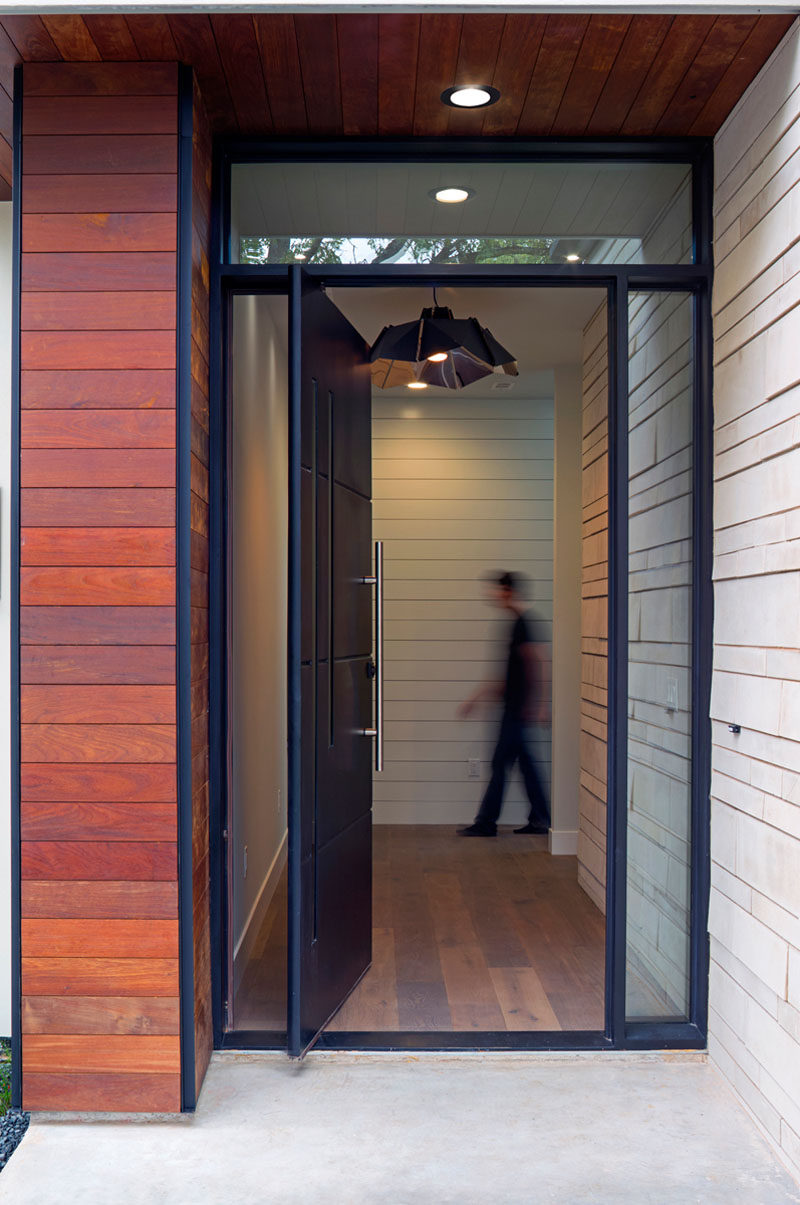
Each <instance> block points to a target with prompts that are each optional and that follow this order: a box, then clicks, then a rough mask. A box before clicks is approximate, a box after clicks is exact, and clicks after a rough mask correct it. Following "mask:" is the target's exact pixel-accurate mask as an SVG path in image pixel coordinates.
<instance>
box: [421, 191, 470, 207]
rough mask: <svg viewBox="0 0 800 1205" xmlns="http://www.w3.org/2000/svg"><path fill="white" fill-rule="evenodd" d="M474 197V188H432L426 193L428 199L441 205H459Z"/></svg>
mask: <svg viewBox="0 0 800 1205" xmlns="http://www.w3.org/2000/svg"><path fill="white" fill-rule="evenodd" d="M474 195H475V189H474V188H434V189H432V190H431V192H429V193H428V196H429V197H433V199H434V201H440V202H441V204H442V205H460V204H461V202H462V201H468V200H469V198H470V197H473V196H474Z"/></svg>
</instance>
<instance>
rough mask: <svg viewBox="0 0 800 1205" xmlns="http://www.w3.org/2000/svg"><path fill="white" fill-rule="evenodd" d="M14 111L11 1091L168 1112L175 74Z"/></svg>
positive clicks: (172, 1090) (60, 29)
mask: <svg viewBox="0 0 800 1205" xmlns="http://www.w3.org/2000/svg"><path fill="white" fill-rule="evenodd" d="M48 28H49V30H50V33H51V35H53V38H54V40H55V41H56V43H57V44H58V46H59V50H60V51H61V53H62V54H65V55H66V54H67V53H69V54H70V55H72V54H81V57H85V54H84V53H83V52H84V51H85V48H86V46H88V45H89V43H90V41H91V35H90V31H89V27H88V26H86V25H85V24H84V23H83V22H82V21H80V19H79V18H66V17H65V18H60V19H56V18H48ZM97 30H98V34H99V35H102V38H103V39H104V43H105V45H106V46H107V45H108V37H109V35H110V33H111V32H113V30H111V29H110V27H109V26H108V23H107V22H105V23H103V24H102V25H99V26H97ZM91 44H92V45H94V43H91ZM23 98H24V99H23V113H24V124H23V131H24V132H23V147H24V153H23V164H24V174H23V180H22V190H21V205H22V230H23V234H22V250H23V256H22V277H23V280H22V304H21V326H22V333H21V347H20V366H21V370H22V372H21V404H22V420H21V442H22V452H21V470H20V481H21V487H22V505H21V515H22V533H21V539H22V549H23V552H22V570H21V578H22V581H21V597H20V603H21V636H22V641H23V648H22V658H21V679H22V684H23V685H22V700H21V707H22V731H21V749H22V762H23V765H22V775H21V779H22V799H21V828H22V839H23V840H22V878H23V882H22V909H23V918H24V919H23V922H22V991H23V1017H24V1031H25V1037H24V1039H23V1100H24V1105H25V1107H26V1108H35V1109H42V1108H55V1109H75V1108H90V1109H133V1108H135V1109H138V1110H166V1109H178V1108H179V1107H180V1063H179V1060H180V1049H179V1038H178V1032H179V1026H178V1004H179V1001H178V908H177V836H178V806H177V771H176V763H177V739H176V715H177V708H176V686H175V682H176V674H175V664H176V616H175V596H176V529H175V522H176V438H175V433H176V373H175V368H176V328H177V228H178V226H177V196H178V191H177V172H178V138H177V129H178V73H177V67H176V66H175V65H174V64H149V63H135V64H128V63H126V64H121V65H118V66H115V65H103V64H91V63H70V64H67V63H58V64H56V63H53V64H48V65H44V64H37V65H32V66H27V67H26V68H25V70H24V75H23Z"/></svg>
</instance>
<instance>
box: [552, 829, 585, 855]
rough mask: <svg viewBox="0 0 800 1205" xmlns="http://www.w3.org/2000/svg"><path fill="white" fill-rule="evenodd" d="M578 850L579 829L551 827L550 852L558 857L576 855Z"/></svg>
mask: <svg viewBox="0 0 800 1205" xmlns="http://www.w3.org/2000/svg"><path fill="white" fill-rule="evenodd" d="M577 852H578V830H577V829H571V828H551V829H550V853H551V854H553V855H554V856H556V857H573V858H574V857H575V855H576V854H577Z"/></svg>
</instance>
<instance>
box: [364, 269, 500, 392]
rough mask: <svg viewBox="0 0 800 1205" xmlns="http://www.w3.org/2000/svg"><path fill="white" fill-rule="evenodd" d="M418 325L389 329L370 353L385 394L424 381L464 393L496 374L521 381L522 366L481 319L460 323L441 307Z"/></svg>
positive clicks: (430, 308)
mask: <svg viewBox="0 0 800 1205" xmlns="http://www.w3.org/2000/svg"><path fill="white" fill-rule="evenodd" d="M433 302H434V304H433V305H432V306H427V307H426V308H425V309H423V311H422V313H421V314H420V316H419V318H417V319H415V320H414V321H413V322H402V323H400V324H399V325H398V326H385V327H384V328H383V330H382V331H381V333H380V334H379V335H378V338H377V339H376V340H375V342H374V343H373V345H372V347H371V348H370V357H369V358H370V362H371V363H372V380H373V383H374V384H375V385H377V386H378V387H379V388H380V389H392V388H394V387H396V386H398V385H410V384H411V383H412V382H415V381H419V382H423V383H424V384H426V385H439V386H441V387H443V388H444V389H463V387H464V386H465V385H470V384H471V383H472V382H473V381H478V380H480V378H481V377H487V376H489V375H490V374H491V373H493V372H504V373H508V375H509V376H514V377H515V376H518V375H519V370H518V368H517V362H516V360H515V359H514V357H513V356H512V354H511V352H510V351H507V350H506V348H505V347H503V346H502V345H501V344H500V343H498V342H497V340H496V339H495V338H494V336H493V335H492V333H491V331H490V330H488V328H487V327H485V326H481V324H480V322H478V319H477V318H454V317H453V311H452V310H451V309H450V308H449V307H448V306H444V305H439V304H438V303H437V299H436V291H435V290H434V294H433Z"/></svg>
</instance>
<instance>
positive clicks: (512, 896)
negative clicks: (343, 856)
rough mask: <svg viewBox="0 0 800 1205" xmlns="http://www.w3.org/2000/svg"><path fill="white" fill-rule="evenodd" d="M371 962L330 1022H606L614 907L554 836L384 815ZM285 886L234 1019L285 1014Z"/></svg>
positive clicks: (551, 1026) (431, 1026)
mask: <svg viewBox="0 0 800 1205" xmlns="http://www.w3.org/2000/svg"><path fill="white" fill-rule="evenodd" d="M373 832H374V857H373V874H374V887H373V899H374V903H373V962H372V967H371V968H370V970H369V971H368V973H367V974H366V975H365V977H364V979H363V980H362V981H361V983H360V984H359V986H358V987H357V988H356V990H355V991H354V992H353V994H352V995H351V996H350V998H349V999H348V1000H347V1001H346V1003H345V1004H344V1006H343V1007H342V1009H341V1010H340V1012H339V1013H338V1015H337V1016H336V1017H335V1018H334V1020H333V1022H332V1023H331V1025H330V1026H329V1028H330V1029H332V1030H345V1031H391V1030H397V1029H400V1030H426V1031H429V1032H437V1031H438V1032H452V1031H468V1030H476V1031H481V1030H503V1029H506V1030H557V1029H590V1030H591V1029H595V1030H597V1029H602V1028H603V1009H604V1005H603V998H604V958H605V920H604V917H603V915H602V914H601V913H600V911H599V910H598V909H597V908H596V907H595V905H594V904H593V903H592V902H591V900H590V899H589V897H588V896H587V895H586V894H585V893H584V892H583V891H582V890H581V889H580V887H579V886H578V882H577V863H576V859H575V858H570V857H557V858H555V857H551V856H550V854H549V853H548V852H547V845H546V840H545V838H543V837H525V836H513V835H512V834H511V833H510V831H508V832H501V835H500V836H499V837H498V838H497V839H496V840H491V841H489V840H486V841H483V840H465V839H464V838H462V837H458V836H456V834H455V833H454V831H453V829H452V827H450V826H446V827H445V826H439V825H414V826H412V825H376V826H375V829H374V830H373ZM285 1009H286V889H285V882H283V883H281V884H280V885H279V887H278V889H277V891H276V894H275V897H274V898H273V901H272V904H271V905H270V908H269V910H268V913H267V915H266V917H265V919H264V923H263V925H262V927H261V932H260V933H259V936H258V940H257V942H256V944H255V947H254V951H253V957H252V959H251V962H250V963H249V965H248V967H247V969H246V971H245V974H244V976H243V978H242V983H241V987H240V989H239V992H238V994H237V997H236V1001H235V1015H234V1023H235V1026H236V1028H237V1029H263V1030H283V1029H285V1026H286V1011H285Z"/></svg>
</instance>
